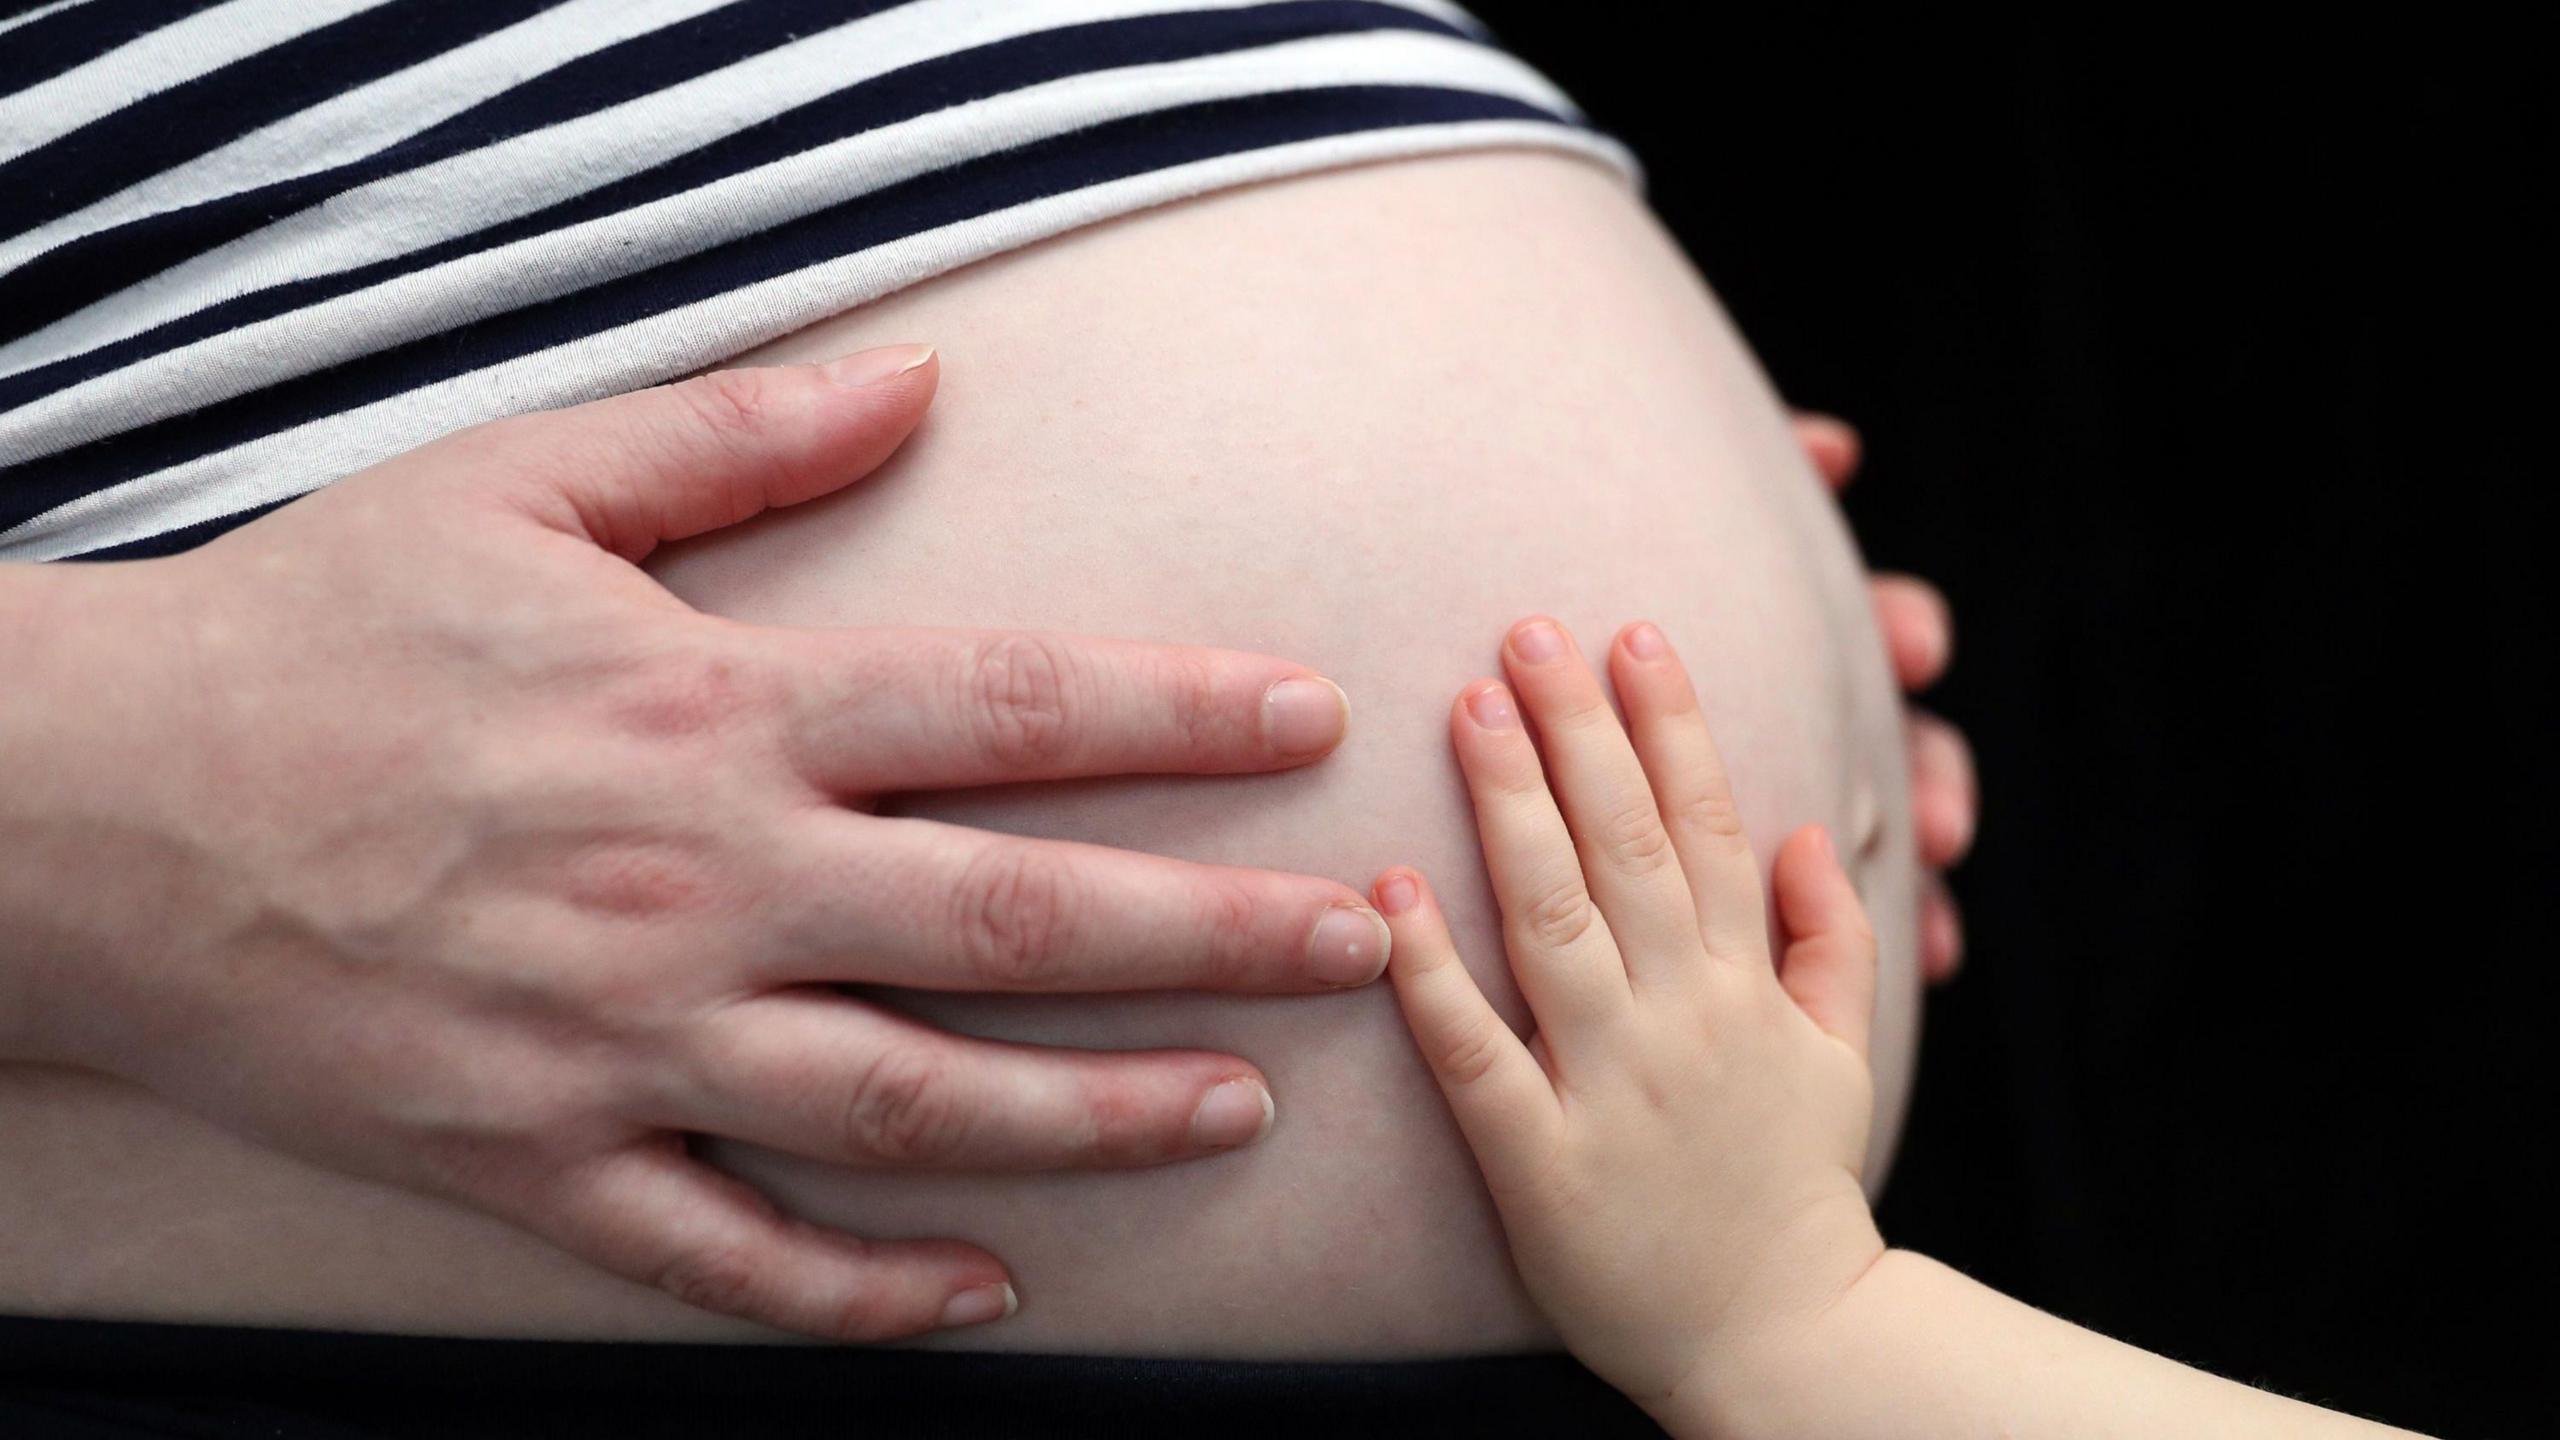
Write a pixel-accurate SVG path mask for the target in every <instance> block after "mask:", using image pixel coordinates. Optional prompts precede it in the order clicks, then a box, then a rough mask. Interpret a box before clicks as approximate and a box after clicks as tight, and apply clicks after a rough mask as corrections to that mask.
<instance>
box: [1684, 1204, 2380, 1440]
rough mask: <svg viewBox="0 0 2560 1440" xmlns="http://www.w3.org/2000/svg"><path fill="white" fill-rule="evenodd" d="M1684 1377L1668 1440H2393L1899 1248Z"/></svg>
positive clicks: (2361, 1424) (2363, 1424)
mask: <svg viewBox="0 0 2560 1440" xmlns="http://www.w3.org/2000/svg"><path fill="white" fill-rule="evenodd" d="M1698 1374H1699V1381H1698V1383H1697V1384H1696V1385H1694V1386H1693V1387H1687V1388H1684V1390H1683V1392H1682V1393H1681V1394H1680V1395H1679V1396H1677V1397H1675V1400H1674V1402H1673V1403H1672V1405H1670V1406H1668V1407H1666V1408H1665V1409H1664V1410H1663V1411H1662V1412H1660V1413H1659V1415H1658V1418H1660V1419H1662V1421H1663V1422H1664V1425H1665V1427H1666V1428H1668V1429H1670V1430H1671V1431H1672V1433H1674V1434H1675V1435H1679V1436H1682V1437H1684V1440H1685V1437H1704V1436H1715V1437H1718V1440H1726V1437H1744V1440H1749V1437H1759V1436H1796V1435H1825V1436H1836V1437H1843V1440H1858V1437H1866V1436H1875V1437H1879V1440H1882V1437H1887V1436H1890V1437H1894V1440H1929V1437H1933V1436H1950V1437H1952V1436H1976V1435H1985V1434H2000V1435H2074V1436H2119V1435H2120V1436H2127V1437H2132V1436H2153V1435H2182V1436H2193V1437H2214V1436H2233V1437H2241V1436H2248V1437H2272V1436H2304V1437H2312V1436H2341V1437H2343V1436H2381V1435H2404V1434H2407V1433H2408V1432H2406V1431H2402V1430H2396V1429H2393V1428H2391V1427H2389V1426H2385V1425H2377V1424H2374V1423H2372V1422H2370V1421H2366V1420H2359V1419H2356V1418H2354V1417H2351V1416H2347V1415H2341V1414H2338V1413H2337V1412H2335V1411H2330V1410H2323V1409H2320V1408H2318V1407H2317V1406H2313V1405H2306V1404H2303V1403H2301V1402H2300V1401H2296V1400H2289V1399H2286V1398H2284V1397H2283V1396H2280V1395H2271V1394H2269V1393H2267V1392H2266V1391H2263V1390H2256V1389H2252V1388H2250V1387H2249V1386H2246V1385H2242V1384H2238V1383H2235V1382H2233V1381H2229V1380H2224V1379H2220V1378H2218V1377H2215V1376H2212V1375H2208V1374H2206V1373H2204V1372H2203V1371H2201V1370H2195V1369H2191V1368H2189V1367H2187V1366H2184V1365H2180V1364H2178V1363H2177V1362H2175V1361H2173V1360H2169V1359H2166V1358H2164V1357H2162V1356H2158V1355H2154V1354H2152V1353H2150V1352H2149V1351H2146V1350H2141V1349H2138V1348H2136V1347H2134V1346H2131V1345H2127V1344H2124V1343H2122V1342H2120V1341H2115V1340H2110V1339H2108V1338H2106V1337H2105V1336H2103V1335H2100V1334H2097V1333H2096V1332H2094V1331H2090V1330H2085V1329H2082V1328H2081V1327H2079V1326H2077V1325H2073V1324H2070V1323H2069V1322H2067V1321H2064V1320H2061V1319H2058V1318H2056V1317H2054V1316H2052V1315H2048V1314H2046V1313H2044V1312H2043V1311H2041V1310H2037V1309H2035V1308H2034V1307H2032V1306H2029V1305H2026V1304H2023V1303H2021V1302H2019V1301H2016V1300H2013V1299H2011V1298H2009V1297H2008V1296H2006V1295H2003V1294H2001V1293H1999V1292H1998V1291H1996V1290H1993V1289H1991V1288H1990V1287H1988V1286H1985V1285H1982V1284H1979V1283H1977V1282H1975V1281H1973V1280H1970V1279H1967V1278H1966V1277H1965V1276H1963V1275H1961V1274H1958V1273H1957V1272H1956V1271H1954V1270H1951V1269H1949V1268H1947V1267H1946V1266H1944V1265H1941V1264H1939V1263H1938V1262H1936V1261H1934V1260H1931V1259H1929V1258H1927V1257H1926V1256H1922V1255H1918V1254H1914V1253H1912V1252H1910V1251H1907V1250H1894V1251H1889V1252H1887V1253H1886V1254H1885V1255H1884V1256H1883V1257H1882V1258H1881V1259H1880V1260H1878V1261H1877V1263H1876V1264H1875V1266H1874V1267H1873V1268H1872V1269H1870V1270H1869V1271H1868V1272H1867V1273H1866V1275H1865V1276H1864V1278H1862V1279H1861V1280H1859V1282H1858V1283H1857V1284H1856V1285H1854V1286H1852V1287H1851V1288H1850V1290H1849V1293H1848V1294H1847V1295H1845V1296H1843V1297H1842V1299H1841V1300H1840V1301H1839V1302H1838V1303H1837V1304H1836V1305H1835V1306H1833V1307H1832V1308H1831V1309H1830V1310H1828V1311H1826V1312H1825V1313H1824V1315H1823V1317H1822V1319H1820V1320H1819V1321H1816V1322H1813V1323H1812V1324H1811V1325H1810V1326H1809V1327H1808V1328H1806V1329H1805V1330H1803V1331H1801V1332H1797V1333H1793V1334H1790V1335H1787V1336H1784V1337H1776V1338H1774V1339H1773V1343H1772V1344H1771V1345H1770V1346H1768V1347H1766V1348H1762V1347H1755V1348H1754V1349H1753V1351H1752V1353H1751V1354H1750V1355H1749V1356H1748V1357H1736V1359H1735V1360H1733V1361H1731V1362H1727V1363H1723V1364H1710V1365H1705V1366H1701V1367H1700V1370H1699V1372H1698Z"/></svg>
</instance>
